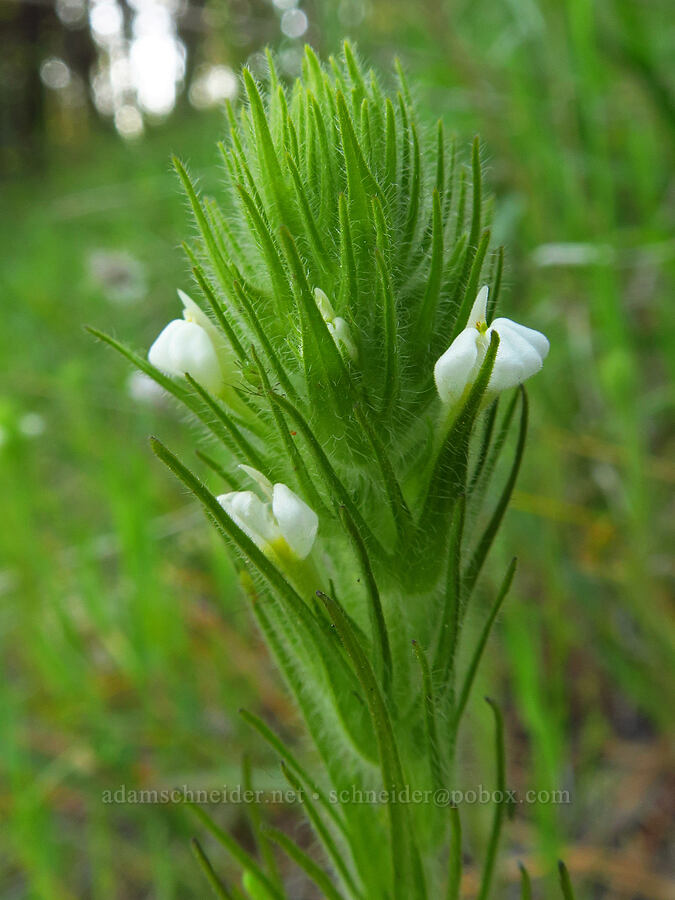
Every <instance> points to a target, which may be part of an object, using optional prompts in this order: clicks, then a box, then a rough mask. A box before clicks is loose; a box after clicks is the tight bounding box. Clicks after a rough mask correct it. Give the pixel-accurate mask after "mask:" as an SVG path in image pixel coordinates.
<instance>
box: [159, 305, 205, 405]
mask: <svg viewBox="0 0 675 900" xmlns="http://www.w3.org/2000/svg"><path fill="white" fill-rule="evenodd" d="M148 359H149V360H150V362H151V363H152V364H153V366H156V367H157V368H158V369H161V371H162V372H166V374H167V375H180V376H182V375H185V373H186V372H188V373H189V374H190V375H192V377H193V378H194V379H195V380H196V381H198V382H199V383H200V384H201V385H203V386H204V387H205V388H206V389H207V390H209V391H211V392H216V391H217V390H218V389H219V388H220V387H221V386H222V374H221V369H220V363H219V362H218V356H217V354H216V350H215V348H214V346H213V343H212V341H211V338H210V337H209V335H208V334H207V332H206V331H205V330H204V329H203V328H202V327H201V325H197V324H196V323H195V322H186V321H185V320H184V319H174V320H173V321H172V322H169V324H168V325H167V326H166V328H164V330H163V331H162V332H161V333H160V334H159V336H158V337H157V339H156V340H155V342H154V344H153V345H152V347H150V350H149V351H148Z"/></svg>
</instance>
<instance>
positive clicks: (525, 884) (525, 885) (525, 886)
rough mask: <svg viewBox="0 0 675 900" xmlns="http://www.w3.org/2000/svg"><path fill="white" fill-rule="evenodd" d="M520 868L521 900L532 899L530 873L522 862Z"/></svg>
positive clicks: (519, 864)
mask: <svg viewBox="0 0 675 900" xmlns="http://www.w3.org/2000/svg"><path fill="white" fill-rule="evenodd" d="M518 868H519V869H520V900H532V882H531V880H530V875H529V873H528V871H527V869H526V868H525V866H524V865H523V864H522V863H518Z"/></svg>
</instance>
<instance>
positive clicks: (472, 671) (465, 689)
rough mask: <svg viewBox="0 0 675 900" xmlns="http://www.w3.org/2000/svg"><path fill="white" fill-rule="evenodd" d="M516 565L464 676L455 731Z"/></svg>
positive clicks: (500, 590)
mask: <svg viewBox="0 0 675 900" xmlns="http://www.w3.org/2000/svg"><path fill="white" fill-rule="evenodd" d="M516 563H517V560H516V559H515V557H514V558H513V559H512V560H511V563H510V565H509V568H508V569H507V572H506V575H505V576H504V580H503V581H502V585H501V587H500V589H499V592H498V594H497V597H496V598H495V602H494V603H493V604H492V609H491V610H490V614H489V615H488V617H487V619H486V620H485V623H484V625H483V629H482V631H481V634H480V638H479V639H478V644H477V645H476V649H475V650H474V651H473V655H472V657H471V662H470V663H469V667H468V669H467V671H466V675H465V676H464V683H463V685H462V690H461V692H460V694H459V700H458V701H457V709H456V710H455V718H454V729H455V731H456V730H457V728H458V727H459V723H460V720H461V718H462V714H463V712H464V709H465V708H466V704H467V702H468V700H469V695H470V693H471V688H472V687H473V681H474V678H475V677H476V672H477V671H478V666H479V664H480V661H481V657H482V655H483V650H485V645H486V644H487V640H488V638H489V636H490V631H491V630H492V626H493V624H494V621H495V619H496V618H497V615H498V614H499V610H500V609H501V608H502V603H503V602H504V599H505V597H506V595H507V594H508V592H509V588H510V587H511V582H512V581H513V576H514V575H515V573H516Z"/></svg>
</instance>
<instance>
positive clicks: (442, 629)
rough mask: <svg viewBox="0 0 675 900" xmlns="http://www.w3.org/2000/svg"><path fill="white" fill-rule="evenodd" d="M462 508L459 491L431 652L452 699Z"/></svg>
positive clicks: (464, 499)
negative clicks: (435, 643) (435, 634)
mask: <svg viewBox="0 0 675 900" xmlns="http://www.w3.org/2000/svg"><path fill="white" fill-rule="evenodd" d="M465 511H466V498H465V496H464V495H463V494H460V496H459V497H458V498H457V502H456V503H455V508H454V510H453V513H452V519H451V522H450V537H449V545H450V546H449V551H448V574H447V578H446V587H445V596H444V598H443V609H442V612H441V617H440V622H439V628H438V643H437V645H436V653H435V655H434V672H439V673H440V675H439V683H440V686H441V690H442V691H444V692H447V693H448V694H449V696H450V699H451V700H454V697H453V684H454V671H455V656H456V654H457V641H458V638H459V624H460V622H459V618H460V616H459V613H460V599H461V578H460V574H461V549H462V538H463V536H464V517H465Z"/></svg>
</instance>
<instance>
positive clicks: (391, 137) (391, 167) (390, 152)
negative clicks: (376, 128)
mask: <svg viewBox="0 0 675 900" xmlns="http://www.w3.org/2000/svg"><path fill="white" fill-rule="evenodd" d="M385 110H386V112H385V131H386V133H385V143H384V158H385V166H384V167H385V171H386V173H387V179H388V181H389V184H396V183H397V172H398V170H397V166H396V141H397V135H396V113H395V112H394V105H393V103H392V102H391V100H390V99H389V97H387V103H386V107H385Z"/></svg>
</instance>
